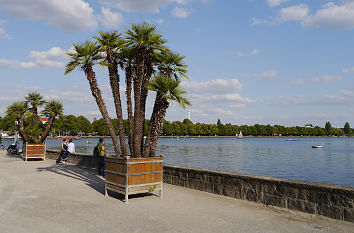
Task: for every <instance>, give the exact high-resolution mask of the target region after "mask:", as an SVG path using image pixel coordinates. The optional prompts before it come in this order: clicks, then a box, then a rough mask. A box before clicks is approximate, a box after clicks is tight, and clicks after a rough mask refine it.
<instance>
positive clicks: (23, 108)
mask: <svg viewBox="0 0 354 233" xmlns="http://www.w3.org/2000/svg"><path fill="white" fill-rule="evenodd" d="M27 111H28V105H27V102H25V101H21V102H15V103H13V104H12V105H10V106H9V107H8V108H7V110H6V115H7V116H10V117H13V118H15V119H16V120H17V121H18V125H19V132H20V135H21V137H22V139H23V140H24V141H25V142H28V141H29V137H28V135H27V133H26V131H25V126H24V121H25V114H26V112H27Z"/></svg>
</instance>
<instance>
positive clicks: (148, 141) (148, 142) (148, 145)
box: [143, 93, 161, 157]
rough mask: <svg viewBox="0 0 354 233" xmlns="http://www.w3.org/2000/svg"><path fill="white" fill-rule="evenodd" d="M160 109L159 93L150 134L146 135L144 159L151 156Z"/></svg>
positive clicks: (152, 115) (151, 120)
mask: <svg viewBox="0 0 354 233" xmlns="http://www.w3.org/2000/svg"><path fill="white" fill-rule="evenodd" d="M160 107H161V98H159V94H158V93H157V94H156V98H155V103H154V108H153V111H152V113H151V118H150V125H149V129H148V133H147V135H146V140H145V144H144V151H143V157H148V156H149V154H150V149H151V142H152V141H153V139H152V131H153V130H154V128H155V126H156V115H157V113H158V112H159V108H160Z"/></svg>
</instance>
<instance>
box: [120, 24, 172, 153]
mask: <svg viewBox="0 0 354 233" xmlns="http://www.w3.org/2000/svg"><path fill="white" fill-rule="evenodd" d="M126 34H127V36H126V39H127V45H129V46H132V47H133V48H135V49H136V56H135V59H134V65H133V88H134V148H133V156H136V157H140V156H141V152H142V146H143V136H144V120H145V106H146V98H147V95H148V90H147V89H146V88H145V84H146V83H147V82H148V81H149V79H150V77H151V74H152V72H153V66H152V63H153V60H152V55H153V54H154V53H155V52H157V51H162V50H165V49H166V48H165V47H164V46H163V45H164V44H165V43H166V42H167V41H166V40H163V39H162V36H161V35H160V34H159V33H157V30H156V26H154V25H150V24H148V23H146V22H145V23H143V24H131V29H129V30H127V31H126Z"/></svg>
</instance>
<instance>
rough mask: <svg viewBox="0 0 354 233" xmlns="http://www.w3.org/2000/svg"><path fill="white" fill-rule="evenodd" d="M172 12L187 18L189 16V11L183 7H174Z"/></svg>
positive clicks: (174, 14)
mask: <svg viewBox="0 0 354 233" xmlns="http://www.w3.org/2000/svg"><path fill="white" fill-rule="evenodd" d="M171 14H172V15H173V16H174V17H177V18H187V17H188V16H189V12H188V11H187V10H186V8H183V7H175V8H173V10H172V11H171Z"/></svg>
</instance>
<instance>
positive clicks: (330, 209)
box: [47, 150, 354, 222]
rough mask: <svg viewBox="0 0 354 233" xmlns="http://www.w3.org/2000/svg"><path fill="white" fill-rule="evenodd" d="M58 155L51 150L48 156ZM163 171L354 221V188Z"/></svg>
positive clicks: (223, 191) (89, 160)
mask: <svg viewBox="0 0 354 233" xmlns="http://www.w3.org/2000/svg"><path fill="white" fill-rule="evenodd" d="M58 156H59V153H58V152H57V151H51V150H47V158H50V159H57V158H58ZM68 162H69V163H72V164H76V165H78V166H81V167H90V168H97V167H98V159H96V158H94V157H93V156H88V155H85V154H74V155H69V156H68ZM163 172H164V174H163V180H164V183H168V184H172V185H178V186H182V187H186V188H191V189H197V190H200V191H203V192H209V193H214V194H218V195H224V196H228V197H234V198H238V199H243V200H248V201H253V202H257V203H262V204H265V205H271V206H278V207H282V208H287V209H291V210H298V211H302V212H307V213H311V214H318V215H324V216H327V217H330V218H334V219H340V220H345V221H349V222H354V188H349V187H342V186H336V185H329V184H320V183H311V182H305V181H296V180H288V179H282V178H274V177H265V176H254V175H245V174H239V173H234V172H224V171H215V170H206V169H196V168H188V167H180V166H172V165H166V164H165V165H164V168H163Z"/></svg>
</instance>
